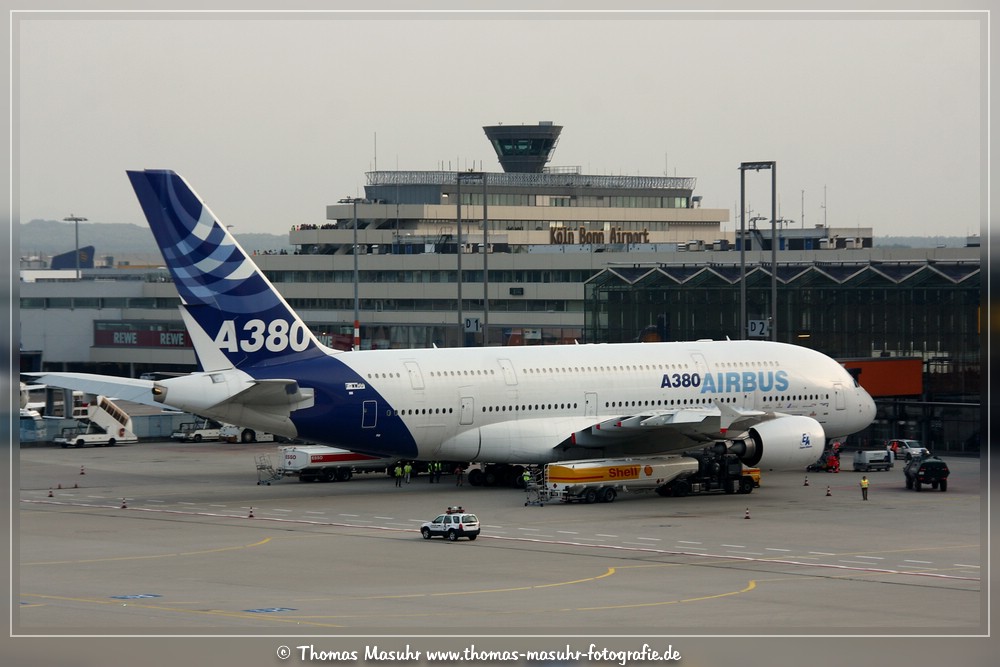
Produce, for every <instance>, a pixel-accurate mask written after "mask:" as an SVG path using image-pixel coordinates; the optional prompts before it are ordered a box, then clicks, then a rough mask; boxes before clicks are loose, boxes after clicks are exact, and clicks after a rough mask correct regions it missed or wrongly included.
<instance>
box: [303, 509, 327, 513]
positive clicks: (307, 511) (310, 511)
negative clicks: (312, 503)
mask: <svg viewBox="0 0 1000 667" xmlns="http://www.w3.org/2000/svg"><path fill="white" fill-rule="evenodd" d="M306 514H326V512H314V511H312V510H306Z"/></svg>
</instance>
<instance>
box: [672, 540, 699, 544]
mask: <svg viewBox="0 0 1000 667" xmlns="http://www.w3.org/2000/svg"><path fill="white" fill-rule="evenodd" d="M677 542H678V543H680V544H701V542H688V541H687V540H677Z"/></svg>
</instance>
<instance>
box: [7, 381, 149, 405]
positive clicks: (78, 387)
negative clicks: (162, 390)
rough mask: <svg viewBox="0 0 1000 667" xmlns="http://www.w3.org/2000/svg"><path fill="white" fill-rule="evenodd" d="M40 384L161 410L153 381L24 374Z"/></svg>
mask: <svg viewBox="0 0 1000 667" xmlns="http://www.w3.org/2000/svg"><path fill="white" fill-rule="evenodd" d="M24 375H27V376H30V377H33V378H35V379H37V380H38V382H39V383H41V384H47V385H50V386H52V387H61V388H63V389H72V390H74V391H83V392H86V393H88V394H96V395H101V396H107V397H108V398H110V399H112V400H114V399H121V400H123V401H132V402H133V403H142V404H144V405H152V406H154V407H158V408H162V407H163V405H162V404H160V403H157V402H156V401H154V400H153V393H152V392H153V381H152V380H138V379H133V378H123V377H116V376H114V375H93V374H90V373H24Z"/></svg>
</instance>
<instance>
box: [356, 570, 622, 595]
mask: <svg viewBox="0 0 1000 667" xmlns="http://www.w3.org/2000/svg"><path fill="white" fill-rule="evenodd" d="M615 572H616V569H615V568H613V567H609V568H608V571H607V572H605V573H604V574H599V575H597V576H596V577H586V578H584V579H574V580H572V581H559V582H555V583H552V584H538V585H536V586H516V587H513V588H489V589H484V590H478V591H454V592H451V593H418V594H414V595H375V596H371V597H363V598H351V599H352V600H393V599H400V598H419V597H448V596H452V595H480V594H483V593H512V592H515V591H531V590H536V589H540V588H552V587H554V586H571V585H573V584H585V583H587V582H590V581H597V580H598V579H604V578H605V577H610V576H611V575H613V574H614V573H615Z"/></svg>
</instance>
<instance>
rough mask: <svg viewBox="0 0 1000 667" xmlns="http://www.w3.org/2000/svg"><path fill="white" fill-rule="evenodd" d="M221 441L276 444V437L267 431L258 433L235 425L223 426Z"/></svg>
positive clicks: (220, 433)
mask: <svg viewBox="0 0 1000 667" xmlns="http://www.w3.org/2000/svg"><path fill="white" fill-rule="evenodd" d="M219 440H222V441H223V442H243V443H251V442H274V441H275V437H274V434H273V433H267V432H266V431H258V430H256V429H252V428H243V427H242V426H235V425H233V424H223V425H222V428H220V429H219Z"/></svg>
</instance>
